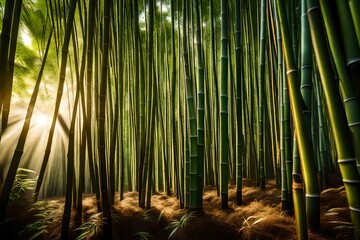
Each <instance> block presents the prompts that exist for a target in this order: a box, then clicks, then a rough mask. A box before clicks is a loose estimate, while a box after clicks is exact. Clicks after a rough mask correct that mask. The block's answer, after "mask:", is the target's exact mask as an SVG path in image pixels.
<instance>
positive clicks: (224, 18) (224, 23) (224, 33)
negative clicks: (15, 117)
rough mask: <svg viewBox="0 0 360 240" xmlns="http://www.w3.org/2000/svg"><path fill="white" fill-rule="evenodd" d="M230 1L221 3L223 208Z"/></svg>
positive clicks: (223, 196) (223, 197)
mask: <svg viewBox="0 0 360 240" xmlns="http://www.w3.org/2000/svg"><path fill="white" fill-rule="evenodd" d="M228 44H229V42H228V1H227V0H222V1H221V81H220V165H221V173H220V174H221V178H220V193H221V206H222V208H223V209H225V208H227V207H228V176H229V148H228V147H229V146H228V141H229V140H228V61H229V60H228V59H229V53H228Z"/></svg>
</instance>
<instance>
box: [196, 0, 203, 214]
mask: <svg viewBox="0 0 360 240" xmlns="http://www.w3.org/2000/svg"><path fill="white" fill-rule="evenodd" d="M194 2H195V15H196V16H195V17H196V23H195V44H196V50H197V65H196V66H197V79H196V80H197V84H196V85H197V102H196V103H197V118H198V120H197V135H198V138H197V145H198V159H197V178H198V180H197V184H198V193H197V194H198V195H197V198H198V203H197V208H200V209H201V208H202V193H203V185H204V122H205V120H204V112H205V109H204V108H205V106H204V105H205V97H204V62H203V54H202V40H201V27H200V26H201V25H202V24H201V22H202V21H201V19H200V7H199V0H195V1H194Z"/></svg>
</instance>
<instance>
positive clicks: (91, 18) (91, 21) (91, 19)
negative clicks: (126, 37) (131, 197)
mask: <svg viewBox="0 0 360 240" xmlns="http://www.w3.org/2000/svg"><path fill="white" fill-rule="evenodd" d="M96 6H97V0H90V1H89V13H88V38H87V40H88V42H87V45H88V50H87V56H86V58H87V62H86V65H87V71H86V119H85V121H84V125H85V127H86V142H87V150H88V152H87V153H88V161H89V170H90V180H91V185H92V188H93V191H94V192H95V195H96V200H97V201H96V205H97V209H98V211H99V212H100V211H101V204H100V186H99V181H97V176H96V175H95V166H96V164H95V163H94V154H93V144H92V131H91V130H92V121H91V118H92V115H93V114H92V81H93V50H94V26H95V8H96Z"/></svg>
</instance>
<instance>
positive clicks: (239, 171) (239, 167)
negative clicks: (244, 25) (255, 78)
mask: <svg viewBox="0 0 360 240" xmlns="http://www.w3.org/2000/svg"><path fill="white" fill-rule="evenodd" d="M240 12H241V1H240V0H236V1H235V29H236V30H235V55H236V114H237V115H236V117H237V155H236V204H237V205H241V204H242V175H243V146H244V136H243V129H242V124H243V123H242V116H243V114H242V107H241V98H242V94H241V93H242V81H241V16H240Z"/></svg>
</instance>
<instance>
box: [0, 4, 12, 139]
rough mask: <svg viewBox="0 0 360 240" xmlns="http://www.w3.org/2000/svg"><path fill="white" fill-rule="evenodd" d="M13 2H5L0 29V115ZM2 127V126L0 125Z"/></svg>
mask: <svg viewBox="0 0 360 240" xmlns="http://www.w3.org/2000/svg"><path fill="white" fill-rule="evenodd" d="M14 7H15V1H6V3H5V9H4V15H3V16H4V17H3V22H2V29H1V44H0V72H1V73H3V74H0V113H1V112H2V108H3V101H4V95H5V92H4V89H5V85H6V74H5V73H6V72H7V66H8V60H9V59H8V57H9V48H10V37H11V27H12V18H13V13H14ZM1 126H2V124H1ZM3 130H4V129H1V130H0V140H1V133H2V132H3Z"/></svg>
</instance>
